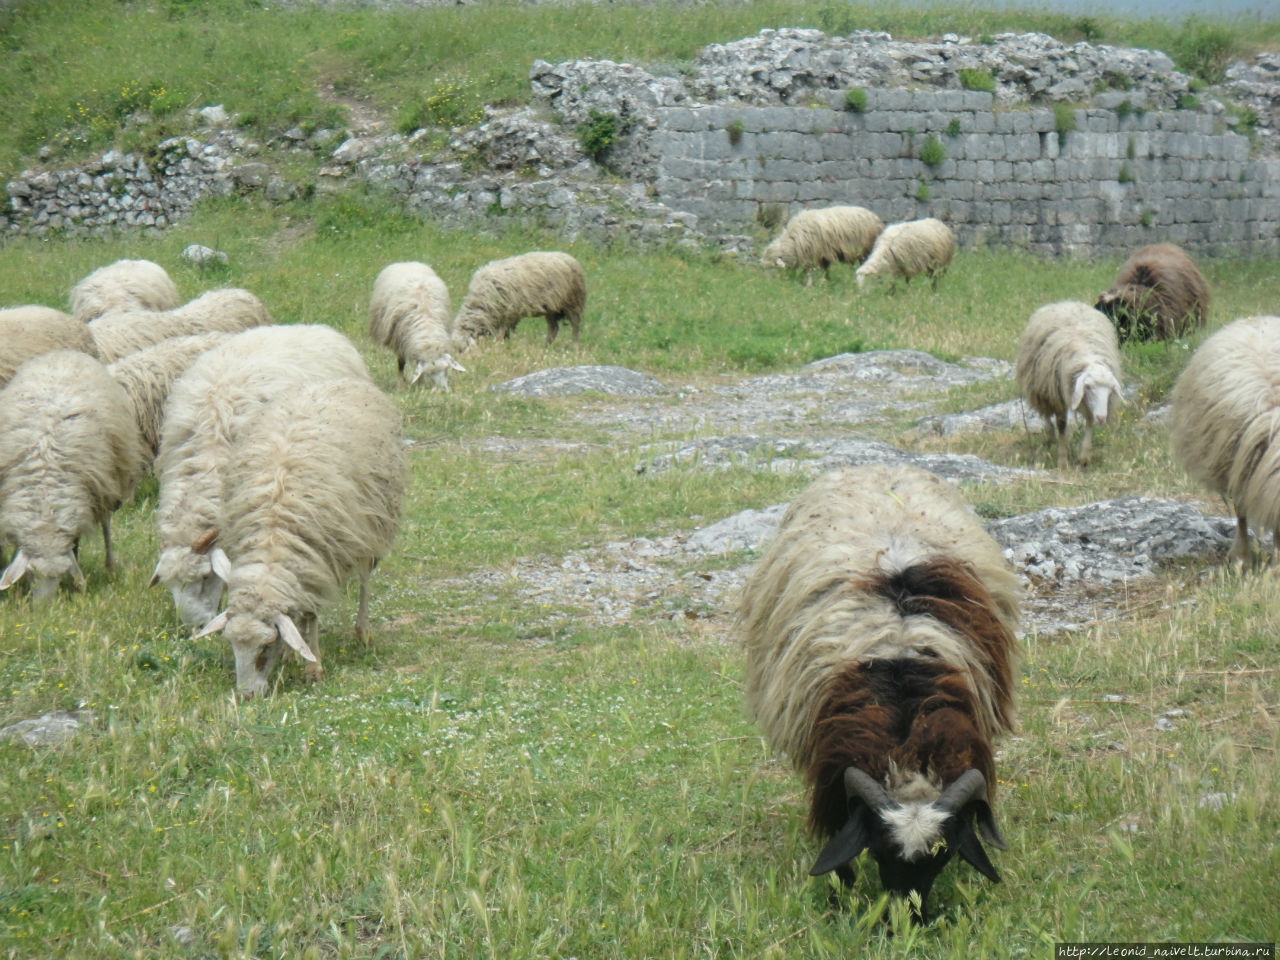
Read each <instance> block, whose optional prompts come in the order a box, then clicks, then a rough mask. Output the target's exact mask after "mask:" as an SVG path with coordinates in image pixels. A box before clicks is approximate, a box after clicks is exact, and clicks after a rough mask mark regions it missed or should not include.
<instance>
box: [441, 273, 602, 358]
mask: <svg viewBox="0 0 1280 960" xmlns="http://www.w3.org/2000/svg"><path fill="white" fill-rule="evenodd" d="M586 302H587V281H586V275H585V274H584V273H583V272H582V264H580V263H578V261H577V260H575V259H574V258H573V257H571V256H569V254H567V253H559V252H556V251H535V252H533V253H522V254H520V255H519V256H515V257H507V258H506V259H505V260H493V261H490V262H489V263H486V264H485V265H484V266H483V267H481V268H480V269H479V270H477V271H476V272H475V273H474V274H472V275H471V283H470V285H469V286H468V287H467V296H466V298H465V299H464V300H463V301H462V307H461V309H459V310H458V316H457V319H456V320H455V321H454V324H453V334H454V337H455V339H456V340H457V341H458V342H459V343H461V344H462V345H463V349H465V348H466V347H469V346H471V344H473V343H474V342H475V341H476V339H477V338H479V337H482V336H485V335H486V334H495V333H501V334H502V338H503V339H504V340H505V339H507V338H509V337H510V336H511V331H512V330H514V329H515V328H516V324H517V323H519V322H520V320H521V318H523V317H539V316H544V317H546V318H547V343H548V344H550V343H551V342H552V341H553V340H555V338H556V332H557V331H558V330H559V329H560V321H561V320H568V321H569V325H570V327H572V328H573V339H574V342H575V343H576V342H577V340H578V327H579V326H580V325H581V323H582V311H583V308H584V307H585V306H586Z"/></svg>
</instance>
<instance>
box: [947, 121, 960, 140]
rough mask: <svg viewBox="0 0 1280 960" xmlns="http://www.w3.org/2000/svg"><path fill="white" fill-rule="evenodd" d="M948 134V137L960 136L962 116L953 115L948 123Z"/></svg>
mask: <svg viewBox="0 0 1280 960" xmlns="http://www.w3.org/2000/svg"><path fill="white" fill-rule="evenodd" d="M947 136H948V137H958V136H960V118H959V117H952V118H951V122H950V123H948V124H947Z"/></svg>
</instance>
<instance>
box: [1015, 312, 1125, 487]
mask: <svg viewBox="0 0 1280 960" xmlns="http://www.w3.org/2000/svg"><path fill="white" fill-rule="evenodd" d="M1017 370H1018V392H1019V393H1021V394H1022V396H1024V397H1025V398H1026V400H1027V403H1029V404H1031V407H1032V409H1034V410H1035V411H1036V413H1038V414H1040V416H1042V417H1044V419H1045V433H1046V435H1047V436H1048V437H1049V439H1050V440H1052V439H1053V436H1054V425H1055V424H1056V425H1057V438H1058V469H1059V470H1065V469H1066V468H1067V414H1068V413H1069V412H1071V411H1073V410H1074V411H1077V412H1078V413H1080V414H1081V415H1083V416H1084V419H1085V427H1084V439H1083V440H1081V441H1080V456H1079V461H1080V465H1081V466H1082V467H1087V466H1088V465H1089V460H1090V458H1091V456H1092V453H1093V428H1094V424H1099V425H1102V424H1105V423H1106V422H1107V406H1108V403H1109V401H1110V400H1111V397H1112V395H1114V396H1115V397H1116V398H1117V399H1119V400H1123V399H1124V390H1123V388H1122V387H1121V386H1120V348H1119V346H1118V345H1117V344H1116V332H1115V329H1114V328H1113V327H1112V326H1111V321H1110V320H1108V319H1107V318H1106V317H1105V316H1104V315H1103V314H1101V313H1099V312H1098V311H1097V310H1095V309H1093V308H1092V307H1091V306H1089V305H1088V304H1087V303H1080V302H1078V301H1075V300H1064V301H1062V302H1060V303H1050V304H1048V305H1047V306H1043V307H1041V308H1040V309H1039V310H1037V311H1036V312H1035V313H1033V314H1031V319H1030V320H1028V321H1027V327H1026V329H1025V330H1023V331H1022V339H1021V340H1019V341H1018V359H1017Z"/></svg>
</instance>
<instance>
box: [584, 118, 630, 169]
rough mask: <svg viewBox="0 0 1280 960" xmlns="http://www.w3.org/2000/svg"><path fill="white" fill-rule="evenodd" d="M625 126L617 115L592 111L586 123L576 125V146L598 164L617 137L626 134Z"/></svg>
mask: <svg viewBox="0 0 1280 960" xmlns="http://www.w3.org/2000/svg"><path fill="white" fill-rule="evenodd" d="M627 126H628V124H627V123H626V122H625V121H623V120H622V119H621V118H619V117H618V116H617V114H613V113H602V112H600V111H599V110H592V111H591V114H590V116H589V118H588V120H587V121H586V123H580V124H578V146H579V147H581V148H582V152H583V153H585V154H586V155H587V156H588V157H590V158H591V159H592V160H594V161H596V162H597V163H600V162H602V161H603V160H604V158H605V156H606V155H608V153H609V150H610V148H611V147H612V146H613V145H614V144H615V143H616V142H617V140H618V137H620V136H622V134H624V133H626V130H627Z"/></svg>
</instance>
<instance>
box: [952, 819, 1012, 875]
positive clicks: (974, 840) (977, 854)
mask: <svg viewBox="0 0 1280 960" xmlns="http://www.w3.org/2000/svg"><path fill="white" fill-rule="evenodd" d="M979 829H981V827H979ZM1001 842H1003V841H1001ZM956 848H957V852H958V853H959V854H960V857H961V858H962V859H963V860H964V861H965V862H966V863H968V864H969V865H970V866H972V867H973V868H974V869H975V870H977V871H978V872H979V873H980V874H982V875H983V876H984V877H986V878H987V879H988V880H990V881H991V882H992V883H999V882H1000V874H999V873H997V872H996V868H995V866H994V865H993V864H992V863H991V858H990V857H988V856H987V851H986V850H984V849H982V844H981V843H980V842H979V840H978V837H977V835H976V834H975V833H974V832H973V827H972V826H970V825H969V822H968V821H965V822H964V823H962V824H961V825H960V835H959V836H958V837H957V838H956ZM1000 849H1002V850H1003V849H1004V847H1001V848H1000Z"/></svg>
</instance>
